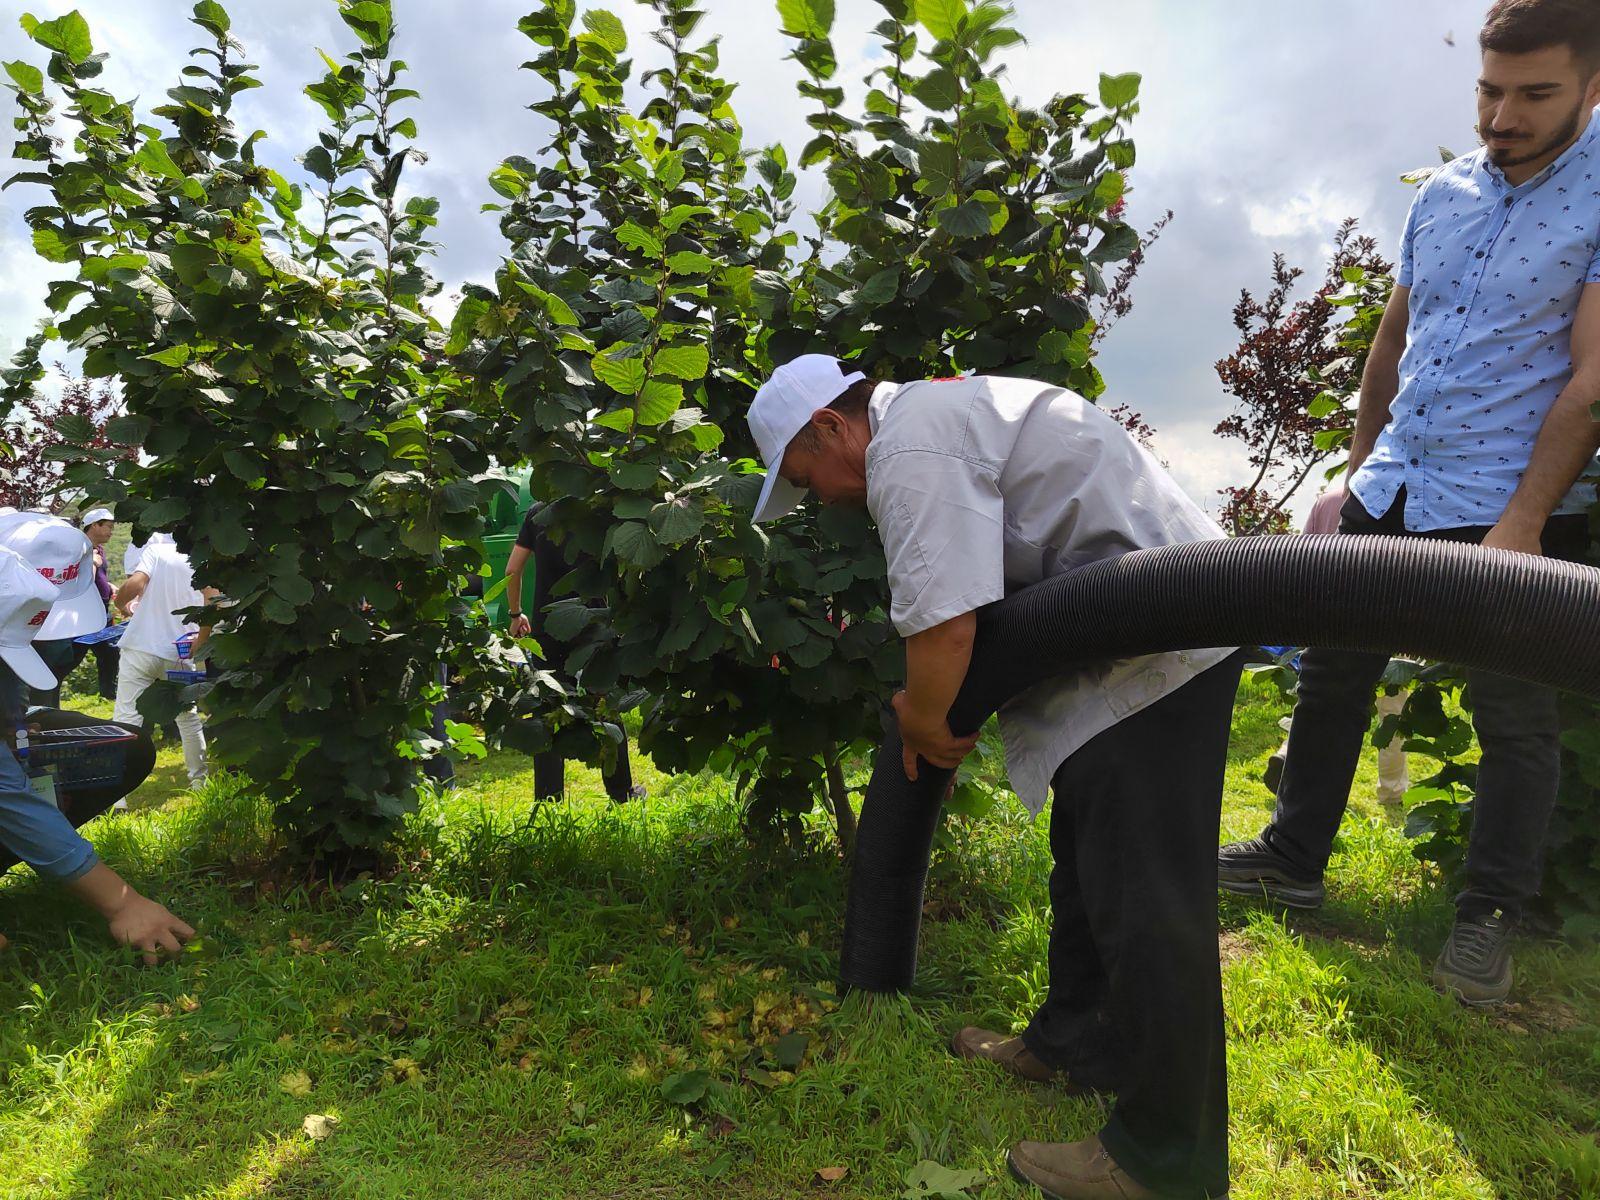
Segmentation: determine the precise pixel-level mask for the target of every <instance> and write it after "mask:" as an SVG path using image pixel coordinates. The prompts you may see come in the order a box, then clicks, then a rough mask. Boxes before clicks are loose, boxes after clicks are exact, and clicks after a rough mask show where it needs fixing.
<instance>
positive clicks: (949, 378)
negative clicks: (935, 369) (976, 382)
mask: <svg viewBox="0 0 1600 1200" xmlns="http://www.w3.org/2000/svg"><path fill="white" fill-rule="evenodd" d="M965 378H966V376H965V375H940V376H939V377H938V378H937V379H930V380H928V382H929V383H960V382H961V381H962V380H963V379H965Z"/></svg>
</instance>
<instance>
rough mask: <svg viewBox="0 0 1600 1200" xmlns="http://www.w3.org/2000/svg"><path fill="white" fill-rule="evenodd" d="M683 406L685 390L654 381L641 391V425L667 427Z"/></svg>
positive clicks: (674, 384) (673, 384)
mask: <svg viewBox="0 0 1600 1200" xmlns="http://www.w3.org/2000/svg"><path fill="white" fill-rule="evenodd" d="M682 405H683V388H682V387H681V386H680V385H678V384H676V383H662V382H661V381H660V380H659V379H652V380H650V382H648V383H646V384H645V385H644V387H643V388H642V389H640V391H639V405H638V411H639V424H641V425H665V424H666V423H667V422H668V421H670V420H672V414H673V413H675V412H677V411H678V409H679V408H680V407H682Z"/></svg>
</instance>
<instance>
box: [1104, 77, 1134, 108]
mask: <svg viewBox="0 0 1600 1200" xmlns="http://www.w3.org/2000/svg"><path fill="white" fill-rule="evenodd" d="M1140 79H1141V77H1140V75H1139V73H1138V72H1137V71H1129V72H1128V73H1127V74H1126V75H1101V76H1100V103H1101V104H1102V105H1104V106H1105V107H1106V108H1113V109H1115V108H1126V107H1127V106H1128V105H1130V104H1132V103H1133V102H1134V101H1135V100H1137V99H1138V98H1139V83H1140Z"/></svg>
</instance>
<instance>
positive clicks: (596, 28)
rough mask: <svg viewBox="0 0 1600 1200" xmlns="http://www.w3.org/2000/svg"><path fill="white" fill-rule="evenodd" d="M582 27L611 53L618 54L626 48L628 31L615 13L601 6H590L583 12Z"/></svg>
mask: <svg viewBox="0 0 1600 1200" xmlns="http://www.w3.org/2000/svg"><path fill="white" fill-rule="evenodd" d="M583 27H584V28H585V29H587V30H588V31H589V32H590V33H592V34H594V36H595V37H596V38H598V39H599V41H600V44H601V45H603V46H604V47H605V48H606V49H607V50H609V51H611V53H613V54H618V55H620V54H621V53H622V52H623V51H625V50H626V49H627V48H628V31H627V30H626V29H625V28H624V27H623V24H622V18H620V17H618V16H617V15H616V13H613V12H608V11H607V10H606V9H603V8H591V9H590V10H589V11H588V12H586V13H584V14H583Z"/></svg>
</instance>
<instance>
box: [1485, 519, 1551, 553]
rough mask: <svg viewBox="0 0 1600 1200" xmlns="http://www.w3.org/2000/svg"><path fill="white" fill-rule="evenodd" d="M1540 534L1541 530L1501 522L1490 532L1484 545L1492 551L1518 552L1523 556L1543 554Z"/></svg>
mask: <svg viewBox="0 0 1600 1200" xmlns="http://www.w3.org/2000/svg"><path fill="white" fill-rule="evenodd" d="M1540 533H1541V531H1540V530H1539V529H1531V530H1530V529H1528V528H1527V527H1526V526H1522V525H1512V524H1508V523H1507V522H1505V521H1501V522H1500V523H1499V524H1498V525H1496V526H1495V527H1494V528H1493V529H1491V530H1489V533H1488V536H1486V537H1485V538H1484V539H1483V542H1482V545H1484V546H1486V547H1488V548H1489V549H1491V550H1517V551H1520V552H1521V553H1523V554H1543V553H1544V546H1543V545H1542V544H1541V542H1540V538H1539V535H1540Z"/></svg>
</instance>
